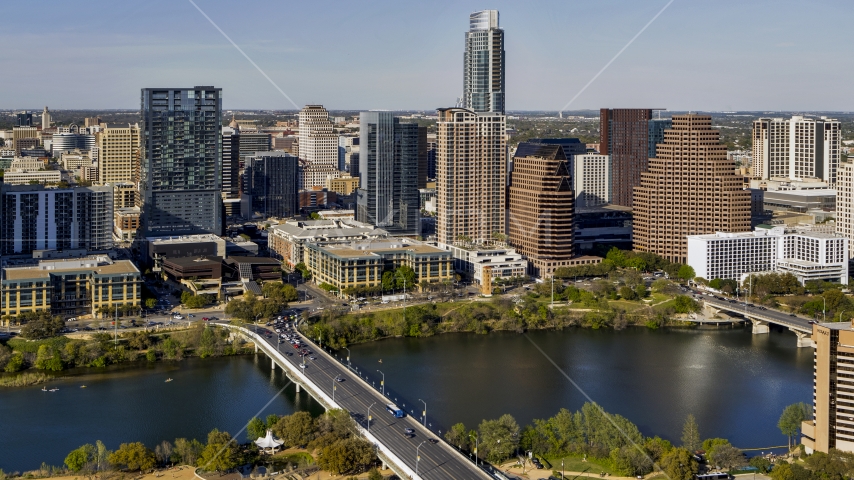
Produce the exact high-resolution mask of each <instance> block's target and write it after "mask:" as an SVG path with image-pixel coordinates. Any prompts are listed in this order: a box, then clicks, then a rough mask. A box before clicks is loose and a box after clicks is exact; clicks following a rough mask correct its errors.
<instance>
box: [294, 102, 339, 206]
mask: <svg viewBox="0 0 854 480" xmlns="http://www.w3.org/2000/svg"><path fill="white" fill-rule="evenodd" d="M299 158H300V159H301V160H303V161H304V162H305V164H304V165H303V167H302V173H301V174H300V185H299V188H300V190H307V189H310V188H313V187H323V186H324V185H326V178H327V177H329V176H333V177H337V176H339V173H338V135H337V134H336V133H335V132H334V129H333V125H332V122H331V121H330V120H329V112H328V111H326V109H325V108H323V105H306V106H305V107H304V108H303V109H302V110H300V112H299Z"/></svg>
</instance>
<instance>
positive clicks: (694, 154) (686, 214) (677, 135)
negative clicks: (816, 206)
mask: <svg viewBox="0 0 854 480" xmlns="http://www.w3.org/2000/svg"><path fill="white" fill-rule="evenodd" d="M747 231H750V192H749V191H748V190H745V189H744V186H743V182H742V179H741V177H739V176H737V175H736V174H735V163H734V162H733V161H731V160H727V155H726V146H724V145H721V143H720V132H718V131H717V130H712V117H710V116H708V115H674V116H673V127H672V128H671V129H669V130H665V132H664V142H663V143H660V144H658V148H657V157H656V158H650V159H649V171H648V172H647V173H643V174H642V175H641V184H640V186H638V187H635V193H634V247H635V249H636V250H641V251H646V252H652V253H655V254H658V255H661V256H662V257H664V258H666V259H667V260H670V261H671V262H681V263H685V262H686V260H687V255H688V251H687V245H688V243H687V239H686V236H688V235H701V234H707V233H715V232H747Z"/></svg>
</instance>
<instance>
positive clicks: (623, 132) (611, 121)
mask: <svg viewBox="0 0 854 480" xmlns="http://www.w3.org/2000/svg"><path fill="white" fill-rule="evenodd" d="M651 119H652V110H651V109H648V108H614V109H609V108H603V109H601V110H600V111H599V153H600V154H602V155H610V156H611V179H612V185H613V187H612V191H613V200H612V201H613V202H614V203H615V204H617V205H623V206H626V207H631V206H632V189H633V188H634V187H636V186H638V185H640V182H641V173H643V172H645V171H646V170H647V166H648V165H649V158H650V157H649V132H650V126H649V121H650V120H651Z"/></svg>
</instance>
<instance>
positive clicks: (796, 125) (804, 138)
mask: <svg viewBox="0 0 854 480" xmlns="http://www.w3.org/2000/svg"><path fill="white" fill-rule="evenodd" d="M840 141H841V135H840V122H839V121H838V120H835V119H832V118H827V117H821V118H818V119H816V118H807V117H803V116H800V115H795V116H793V117H792V118H790V119H785V118H760V119H758V120H755V121H754V122H753V164H752V174H753V176H754V177H757V178H764V179H770V178H789V179H791V180H798V179H804V178H820V179H822V180H824V181H826V182H828V183H830V184H831V185H833V184H835V183H836V169H837V167H838V165H839V159H840V152H841V150H840V147H841V145H840Z"/></svg>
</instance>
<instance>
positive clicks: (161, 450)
mask: <svg viewBox="0 0 854 480" xmlns="http://www.w3.org/2000/svg"><path fill="white" fill-rule="evenodd" d="M173 450H174V447H173V446H172V444H171V443H169V442H168V441H166V440H163V441H162V442H160V445H158V446H156V447H154V456H155V458H157V462H158V463H159V464H160V465H166V464H167V463H169V462H172V461H173V460H172V451H173Z"/></svg>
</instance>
